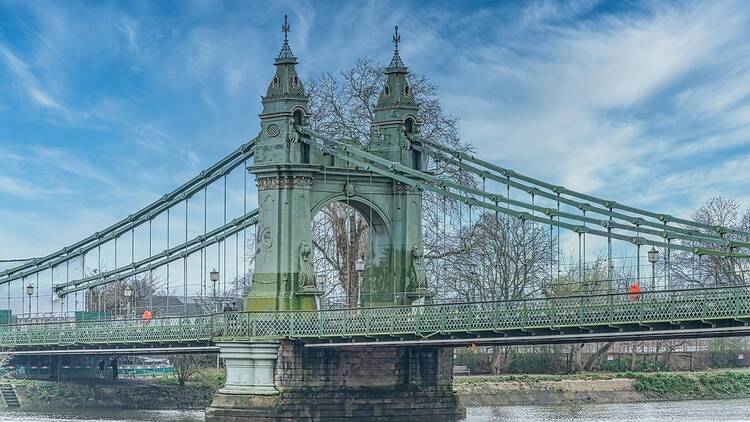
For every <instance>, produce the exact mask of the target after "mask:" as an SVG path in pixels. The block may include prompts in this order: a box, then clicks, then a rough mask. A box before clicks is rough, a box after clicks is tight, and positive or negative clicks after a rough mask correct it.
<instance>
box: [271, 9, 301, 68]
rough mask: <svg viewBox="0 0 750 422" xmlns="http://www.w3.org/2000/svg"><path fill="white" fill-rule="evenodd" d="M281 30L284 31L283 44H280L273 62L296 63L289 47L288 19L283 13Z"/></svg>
mask: <svg viewBox="0 0 750 422" xmlns="http://www.w3.org/2000/svg"><path fill="white" fill-rule="evenodd" d="M281 31H282V32H283V33H284V45H283V46H281V51H280V52H279V57H277V58H276V61H275V62H274V64H283V63H294V64H297V58H296V57H294V53H292V49H291V47H289V21H288V18H287V15H284V24H283V25H281Z"/></svg>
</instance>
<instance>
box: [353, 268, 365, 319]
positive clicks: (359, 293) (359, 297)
mask: <svg viewBox="0 0 750 422" xmlns="http://www.w3.org/2000/svg"><path fill="white" fill-rule="evenodd" d="M354 271H356V272H357V306H358V307H362V273H364V272H365V258H364V257H363V256H360V257H359V259H357V260H356V261H354Z"/></svg>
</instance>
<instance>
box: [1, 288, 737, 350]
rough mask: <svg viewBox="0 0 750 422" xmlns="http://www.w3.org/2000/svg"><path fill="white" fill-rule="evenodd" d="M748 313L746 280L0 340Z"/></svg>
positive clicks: (140, 338)
mask: <svg viewBox="0 0 750 422" xmlns="http://www.w3.org/2000/svg"><path fill="white" fill-rule="evenodd" d="M718 320H731V321H743V320H744V321H750V286H732V287H716V288H705V289H683V290H665V291H651V292H641V293H639V294H629V293H615V294H595V295H579V296H565V297H550V298H545V299H519V300H508V301H491V302H469V303H451V304H425V305H418V306H391V307H378V308H354V309H336V310H320V311H291V312H285V311H276V312H229V313H224V314H212V315H200V316H187V317H184V316H183V317H166V318H154V319H152V320H150V321H143V320H96V321H78V322H75V321H65V322H40V323H26V324H14V325H5V326H0V348H20V347H26V348H32V347H42V346H55V347H65V346H73V345H116V344H154V343H190V342H207V341H211V340H212V339H216V338H224V339H231V338H235V339H236V338H262V337H266V338H267V337H273V338H347V337H389V336H415V337H423V338H427V337H430V336H435V335H440V334H448V333H454V334H455V333H462V334H466V333H481V332H506V333H507V332H519V331H524V330H535V329H544V330H546V331H551V332H554V331H564V330H565V329H566V328H570V327H579V328H580V327H584V328H586V327H588V328H592V327H597V326H612V327H626V326H629V325H637V326H644V325H645V326H649V325H658V324H667V325H672V326H673V328H679V325H680V324H681V323H685V322H696V321H697V322H706V323H709V322H711V321H718Z"/></svg>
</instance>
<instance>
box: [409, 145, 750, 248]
mask: <svg viewBox="0 0 750 422" xmlns="http://www.w3.org/2000/svg"><path fill="white" fill-rule="evenodd" d="M412 148H414V149H415V150H417V151H420V152H423V153H425V154H427V155H429V156H431V157H433V158H435V159H437V160H441V161H444V162H446V163H449V164H451V165H454V166H456V167H458V168H460V169H463V170H465V171H469V172H471V173H473V174H475V175H477V176H479V177H483V178H487V179H490V180H494V181H496V182H500V183H502V184H505V185H509V186H511V187H514V188H517V189H521V190H523V191H525V192H527V193H528V194H530V195H536V196H540V197H543V198H547V199H551V200H553V201H559V202H561V203H564V204H567V205H571V206H573V207H576V208H578V209H580V210H582V211H588V212H593V213H596V214H601V215H606V216H608V217H613V218H617V219H619V220H625V221H627V222H629V223H630V224H633V225H636V226H638V227H637V229H636V230H637V231H638V232H640V233H644V234H651V235H654V236H659V237H662V238H665V239H679V240H686V241H695V242H705V243H712V244H715V245H721V246H724V247H726V248H728V249H729V248H750V242H741V241H736V240H732V239H727V238H722V237H720V236H715V235H710V234H706V233H704V232H699V231H695V230H687V229H682V228H679V227H673V226H669V225H668V224H667V223H666V222H665V223H657V222H652V221H648V220H644V219H643V218H639V217H634V216H630V215H626V214H622V213H618V212H614V211H611V210H608V209H606V208H599V207H595V206H592V205H589V204H585V203H582V202H578V201H575V200H572V199H569V198H564V197H561V196H559V195H558V194H554V193H550V192H546V191H543V190H540V189H538V188H536V187H533V186H528V185H524V184H522V183H518V182H514V181H512V180H511V179H510V178H509V177H502V176H498V175H497V174H494V173H492V172H491V171H490V172H488V171H484V170H481V169H478V168H476V167H474V166H471V165H468V164H466V163H464V162H462V161H459V160H456V159H453V158H451V157H449V156H446V155H444V154H441V153H439V152H436V151H433V150H430V149H427V148H422V147H420V146H419V145H416V144H414V145H412ZM525 208H527V209H534V208H533V207H531V206H527V207H525ZM554 215H558V214H557V213H555V214H554ZM561 216H562V215H561ZM588 222H592V223H593V224H597V225H601V226H605V227H607V226H611V227H612V228H618V229H623V230H630V231H633V230H634V228H633V227H632V226H625V225H622V224H620V223H617V222H609V221H602V220H597V219H590V220H588ZM641 225H643V226H648V227H655V228H658V229H659V230H652V229H645V228H641V227H640V226H641Z"/></svg>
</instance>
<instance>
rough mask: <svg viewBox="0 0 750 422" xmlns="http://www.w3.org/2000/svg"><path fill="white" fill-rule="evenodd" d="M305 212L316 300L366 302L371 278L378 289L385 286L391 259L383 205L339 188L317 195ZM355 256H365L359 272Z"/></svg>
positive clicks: (346, 303)
mask: <svg viewBox="0 0 750 422" xmlns="http://www.w3.org/2000/svg"><path fill="white" fill-rule="evenodd" d="M310 215H311V216H312V220H311V230H312V244H313V256H314V257H315V261H314V262H315V271H316V279H317V280H316V281H317V286H318V288H319V290H320V291H321V292H322V301H321V304H322V306H324V307H341V306H345V307H357V306H367V305H369V304H372V302H373V301H372V299H373V298H372V297H371V296H372V291H373V287H374V286H373V283H379V284H380V286H379V289H378V290H380V291H384V290H386V289H385V286H383V285H382V284H383V282H384V280H386V279H387V276H388V274H389V270H390V262H391V260H392V254H391V252H392V251H391V248H390V245H391V241H392V235H391V230H390V226H389V222H388V221H387V220H386V217H385V214H384V213H383V211H382V210H380V209H379V208H378V206H377V205H376V204H374V203H372V202H371V201H369V200H367V199H366V198H362V197H349V196H347V195H345V194H344V195H335V196H332V197H329V198H325V199H322V200H321V201H319V202H318V203H316V204H314V205H313V207H312V210H311V212H310ZM360 258H361V259H363V260H364V262H365V270H364V272H363V273H362V274H359V273H358V272H357V271H356V268H355V262H356V261H357V260H358V259H360ZM360 277H361V280H360ZM377 299H378V300H380V301H382V300H384V298H377ZM390 300H391V301H392V300H393V299H392V298H391V299H390Z"/></svg>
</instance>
